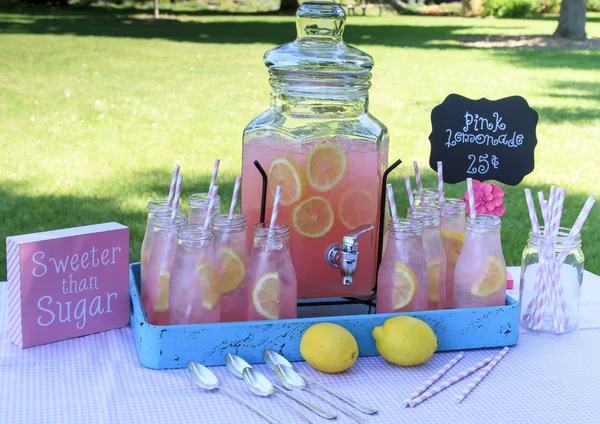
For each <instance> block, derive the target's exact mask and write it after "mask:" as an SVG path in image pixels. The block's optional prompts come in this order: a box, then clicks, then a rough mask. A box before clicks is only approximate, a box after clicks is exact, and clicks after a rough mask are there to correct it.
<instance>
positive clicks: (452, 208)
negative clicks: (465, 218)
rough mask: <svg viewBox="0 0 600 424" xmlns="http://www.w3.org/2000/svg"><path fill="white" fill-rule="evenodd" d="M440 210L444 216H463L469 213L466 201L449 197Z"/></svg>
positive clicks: (442, 203) (441, 204)
mask: <svg viewBox="0 0 600 424" xmlns="http://www.w3.org/2000/svg"><path fill="white" fill-rule="evenodd" d="M440 208H441V210H442V215H443V216H450V215H456V214H462V213H465V212H466V211H467V203H466V202H465V201H464V199H455V198H451V197H448V198H445V199H444V201H443V202H441V203H440Z"/></svg>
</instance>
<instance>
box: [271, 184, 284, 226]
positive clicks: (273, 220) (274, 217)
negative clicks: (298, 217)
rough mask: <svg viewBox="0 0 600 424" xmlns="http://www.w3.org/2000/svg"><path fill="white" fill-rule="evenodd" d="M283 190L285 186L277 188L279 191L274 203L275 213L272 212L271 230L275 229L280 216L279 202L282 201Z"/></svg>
mask: <svg viewBox="0 0 600 424" xmlns="http://www.w3.org/2000/svg"><path fill="white" fill-rule="evenodd" d="M282 190H283V186H277V190H276V191H275V200H274V201H273V212H271V222H270V223H269V230H271V231H272V230H274V229H275V224H276V222H277V215H278V214H279V201H280V200H281V192H282Z"/></svg>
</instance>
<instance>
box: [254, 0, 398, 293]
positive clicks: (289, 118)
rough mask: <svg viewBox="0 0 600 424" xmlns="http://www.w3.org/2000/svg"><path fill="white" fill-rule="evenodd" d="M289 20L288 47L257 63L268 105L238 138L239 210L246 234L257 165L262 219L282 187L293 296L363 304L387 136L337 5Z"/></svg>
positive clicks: (310, 8) (362, 59)
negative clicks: (356, 299)
mask: <svg viewBox="0 0 600 424" xmlns="http://www.w3.org/2000/svg"><path fill="white" fill-rule="evenodd" d="M296 17H297V20H296V27H297V31H298V38H297V39H296V40H295V41H293V42H291V43H288V44H285V45H283V46H280V47H277V48H275V49H272V50H270V51H268V52H267V53H266V54H265V57H264V61H265V64H266V65H267V67H268V68H269V74H270V80H269V81H270V84H271V105H270V107H269V108H268V109H267V110H266V111H265V112H263V113H261V114H260V115H259V116H258V117H256V118H255V119H254V120H253V121H252V122H250V123H249V124H248V126H247V127H246V129H245V130H244V136H243V163H242V175H243V178H242V211H243V213H244V214H245V215H246V216H247V217H248V224H249V225H248V231H249V232H252V229H253V226H254V225H255V224H256V223H258V222H259V221H260V203H261V188H262V178H261V175H260V173H259V172H258V171H257V169H256V168H255V166H254V161H258V162H259V163H260V164H261V166H262V167H263V168H264V170H265V171H266V173H267V175H268V190H267V203H266V204H267V211H266V216H267V217H269V216H270V214H271V208H272V204H273V197H274V193H275V188H276V187H277V186H278V185H281V186H283V193H282V196H281V203H280V206H279V217H278V221H279V222H284V223H286V224H288V225H289V227H290V229H291V234H290V240H289V246H290V251H291V255H292V261H293V263H294V267H295V269H296V274H297V278H298V297H299V298H314V297H328V296H369V295H371V294H372V288H373V285H374V284H375V278H376V273H377V237H378V225H379V222H378V217H379V204H380V199H381V197H380V196H381V181H382V175H383V172H384V171H385V169H386V167H387V163H388V133H387V129H386V127H385V126H384V125H383V124H382V123H381V122H379V121H378V120H377V119H376V118H374V117H373V116H372V115H371V114H369V112H368V105H369V100H368V90H369V87H370V86H371V83H370V79H371V68H372V67H373V59H372V58H371V56H369V55H368V54H366V53H364V52H362V51H360V50H358V49H356V48H354V47H351V46H349V45H347V44H345V43H344V42H343V40H342V34H343V31H344V22H345V19H346V15H345V13H344V10H343V9H342V7H341V6H340V5H339V4H336V3H331V2H307V3H304V4H302V6H300V8H299V9H298V11H297V13H296ZM267 219H268V218H267ZM359 237H360V240H358V239H359ZM249 239H250V240H251V239H252V237H249ZM359 242H360V248H359ZM336 268H339V269H336ZM340 271H341V272H340Z"/></svg>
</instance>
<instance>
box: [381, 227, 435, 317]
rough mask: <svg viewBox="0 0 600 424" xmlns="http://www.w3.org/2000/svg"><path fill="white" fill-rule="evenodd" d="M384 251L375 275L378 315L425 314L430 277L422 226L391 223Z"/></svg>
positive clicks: (427, 305)
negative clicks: (390, 313) (416, 312)
mask: <svg viewBox="0 0 600 424" xmlns="http://www.w3.org/2000/svg"><path fill="white" fill-rule="evenodd" d="M388 228H389V231H388V241H387V249H386V251H385V254H384V255H383V259H382V260H381V265H380V266H379V272H378V275H377V313H378V314H381V313H389V312H412V311H425V310H427V309H428V307H429V304H428V303H429V299H428V297H429V275H428V273H427V261H426V260H425V251H424V249H423V223H421V222H420V221H417V220H414V219H399V220H398V222H393V221H390V223H389V226H388Z"/></svg>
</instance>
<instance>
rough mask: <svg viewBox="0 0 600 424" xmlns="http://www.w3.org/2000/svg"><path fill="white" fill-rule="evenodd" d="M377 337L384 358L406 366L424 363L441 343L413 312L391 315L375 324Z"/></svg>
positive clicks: (374, 329)
mask: <svg viewBox="0 0 600 424" xmlns="http://www.w3.org/2000/svg"><path fill="white" fill-rule="evenodd" d="M373 338H374V339H375V343H376V346H377V351H378V352H379V354H380V355H381V356H382V357H383V359H385V360H386V361H388V362H391V363H392V364H396V365H401V366H403V367H412V366H414V365H421V364H424V363H425V362H427V361H428V360H429V358H431V355H433V353H434V352H435V351H436V349H437V347H438V339H437V337H436V336H435V333H434V332H433V330H432V329H431V327H429V325H427V323H425V322H423V321H421V320H420V319H417V318H413V317H410V316H399V317H394V318H390V319H388V320H387V321H386V322H384V323H383V325H382V326H379V327H375V328H373Z"/></svg>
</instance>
